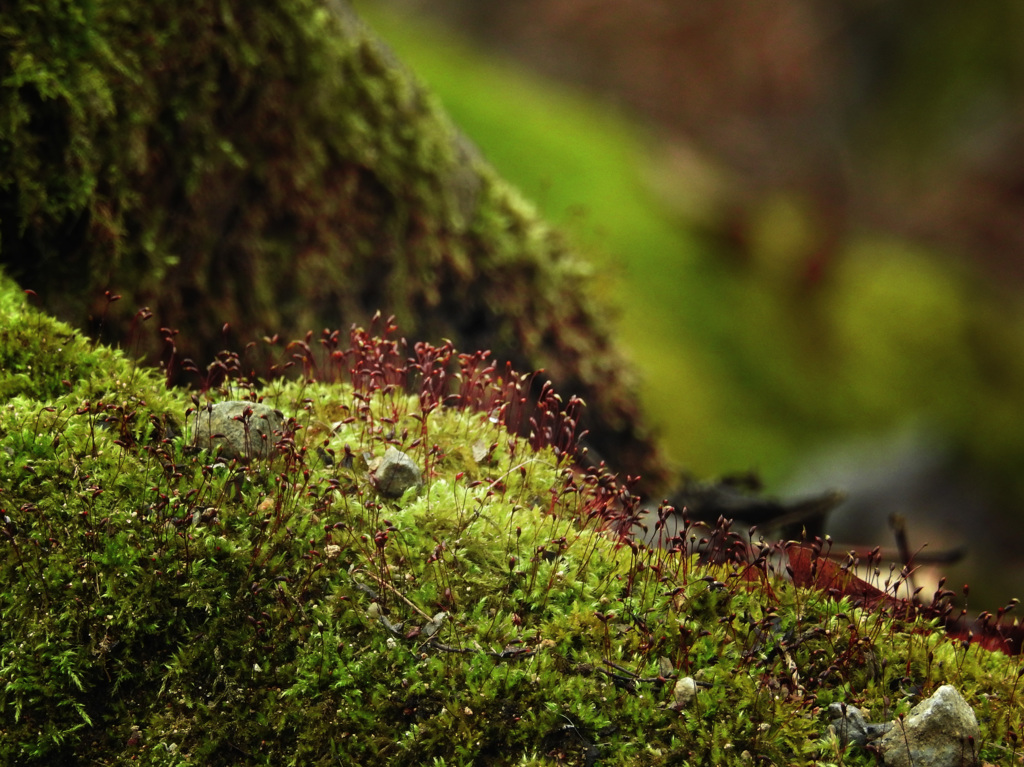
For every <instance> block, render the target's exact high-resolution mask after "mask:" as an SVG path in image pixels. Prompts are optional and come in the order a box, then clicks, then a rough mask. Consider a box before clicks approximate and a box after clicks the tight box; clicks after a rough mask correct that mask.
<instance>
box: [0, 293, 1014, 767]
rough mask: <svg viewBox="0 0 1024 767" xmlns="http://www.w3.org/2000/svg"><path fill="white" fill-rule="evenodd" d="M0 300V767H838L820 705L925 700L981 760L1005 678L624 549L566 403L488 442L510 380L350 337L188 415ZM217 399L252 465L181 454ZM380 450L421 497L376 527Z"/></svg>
mask: <svg viewBox="0 0 1024 767" xmlns="http://www.w3.org/2000/svg"><path fill="white" fill-rule="evenodd" d="M0 279H2V281H0V309H2V313H0V391H2V392H4V393H5V399H4V402H3V405H2V407H0V508H2V511H0V581H2V582H3V583H4V584H5V586H4V588H3V589H2V590H0V618H2V624H3V631H2V632H0V763H3V764H18V765H73V764H105V765H119V764H142V765H193V764H194V765H204V766H206V765H249V764H251V765H257V764H303V765H307V764H337V763H345V764H365V765H375V764H380V765H383V764H387V765H421V764H437V765H441V764H445V765H472V764H476V765H483V764H487V765H546V764H551V765H554V764H571V765H594V764H601V765H632V764H645V765H672V764H733V763H735V764H746V763H755V764H756V763H774V764H794V765H800V764H808V765H809V764H821V763H842V764H847V765H853V764H869V763H871V759H872V757H869V756H868V755H867V754H866V753H863V752H861V753H858V752H856V751H855V750H853V749H846V750H844V749H843V748H842V747H841V746H840V745H839V744H838V743H837V741H836V740H835V738H834V737H831V736H827V735H825V728H826V726H827V722H828V719H829V714H828V712H827V709H828V706H829V704H831V703H833V702H837V701H839V702H848V703H851V704H855V705H857V706H860V707H861V708H863V709H864V710H865V713H866V715H867V716H869V717H870V718H871V719H872V721H881V720H885V719H889V718H891V717H892V716H893V715H894V714H895V713H899V712H903V711H907V710H909V708H910V706H911V705H912V703H913V702H915V701H916V699H917V698H918V697H920V696H921V695H926V694H928V693H930V692H931V691H933V690H934V689H935V688H937V687H938V686H940V685H941V684H944V683H947V682H948V683H951V684H954V685H955V686H956V687H957V688H958V689H959V690H960V692H961V693H962V694H963V695H964V697H965V698H966V700H967V701H968V702H969V703H970V704H971V705H972V706H973V707H974V708H975V711H976V712H977V714H978V719H979V724H980V726H981V738H980V739H979V741H978V742H977V744H976V745H977V748H978V753H979V755H980V756H981V757H982V758H984V759H987V760H988V761H992V762H997V761H998V762H1003V763H1006V762H1007V761H1012V758H1013V757H1012V754H1013V752H1012V748H1013V745H1014V743H1015V741H1014V740H1013V734H1014V733H1015V732H1019V731H1020V728H1021V726H1022V721H1021V713H1020V706H1019V696H1020V690H1019V684H1018V683H1017V680H1018V678H1019V676H1020V674H1021V664H1020V660H1019V658H1018V659H1013V658H1009V657H1007V656H1004V655H1000V654H997V653H990V652H987V651H983V650H980V649H978V648H965V646H964V645H963V644H961V643H960V642H958V641H957V642H954V641H951V640H949V639H947V638H946V636H945V635H944V633H943V632H942V631H939V630H935V629H934V628H933V627H931V626H929V625H926V624H923V623H920V622H918V623H916V624H914V623H906V622H901V621H896V620H893V619H892V618H891V617H888V616H887V615H886V614H885V611H884V610H882V609H877V610H874V611H866V610H863V609H857V608H854V607H853V606H852V605H851V604H849V603H848V602H846V601H838V602H837V601H834V600H833V599H832V597H831V596H829V595H828V594H826V593H823V592H821V591H813V590H806V589H797V588H794V587H793V586H792V584H791V583H789V582H787V581H786V580H785V579H783V578H779V577H777V576H776V575H775V572H774V569H773V566H772V565H771V563H770V561H769V560H767V559H765V558H764V557H763V556H762V557H761V558H760V559H759V560H758V562H757V563H756V564H755V565H754V566H752V567H749V566H745V565H738V566H723V565H717V566H709V565H703V564H701V563H700V562H698V561H697V560H696V559H694V558H693V557H690V556H686V555H684V554H683V553H681V552H679V551H665V550H651V549H645V548H641V547H638V546H637V545H636V544H629V545H625V544H624V543H623V542H622V541H621V540H619V539H618V538H617V537H616V536H614V535H612V534H611V533H610V532H607V530H606V528H607V523H608V520H609V519H611V518H612V517H613V516H614V513H616V511H619V512H621V511H622V510H623V508H625V509H626V510H628V508H629V504H630V498H629V496H628V494H627V493H626V492H625V491H624V490H623V489H622V488H621V487H619V486H618V485H617V484H616V483H615V481H614V480H613V478H611V477H609V476H607V475H602V474H595V473H593V472H589V473H588V472H582V473H581V472H579V471H577V470H574V469H573V467H572V466H571V465H570V464H568V463H567V462H566V457H567V456H568V455H569V451H568V450H567V449H566V444H567V443H566V439H569V440H571V439H572V438H573V435H572V431H573V426H574V423H575V417H574V412H573V407H574V406H575V404H576V403H567V405H566V411H567V412H566V411H559V409H558V405H559V404H560V403H559V401H558V400H557V399H556V398H554V397H552V396H548V397H546V398H545V397H542V398H541V406H540V409H539V410H538V411H536V412H534V413H532V417H533V418H534V421H535V423H536V424H537V426H538V428H537V430H536V431H535V432H534V435H533V439H528V438H527V437H523V436H518V433H517V432H516V431H514V430H513V431H510V430H509V429H508V428H507V426H509V425H514V423H515V422H516V421H517V420H518V419H521V418H523V417H530V416H531V413H530V412H525V413H524V412H523V411H521V410H519V409H517V406H518V403H519V398H518V397H517V396H513V395H514V394H515V393H516V392H518V393H519V394H522V392H523V391H524V388H523V387H524V386H527V385H528V384H527V383H526V379H523V378H521V377H519V376H511V375H509V374H508V373H499V372H498V369H497V368H494V367H493V366H488V365H486V364H478V363H481V362H485V361H486V360H485V358H484V357H483V356H482V355H467V356H463V357H461V358H458V357H456V356H455V355H454V354H453V352H452V350H450V349H433V348H430V347H426V346H423V345H421V346H419V347H417V348H416V349H415V350H413V352H412V353H411V358H412V361H409V360H408V359H405V358H404V357H403V356H402V354H403V350H402V347H401V345H400V344H399V343H398V342H394V341H388V340H387V339H374V338H371V337H370V336H369V335H368V334H365V333H362V332H358V331H357V332H354V333H353V335H352V337H351V345H350V347H348V348H339V350H338V351H339V352H340V353H341V354H342V355H343V356H344V358H345V363H346V365H345V366H346V367H347V368H348V369H349V370H351V371H352V373H351V375H350V376H349V377H348V379H347V380H346V381H343V382H336V383H324V382H320V381H317V380H315V379H313V378H306V379H304V380H303V381H296V382H290V383H285V382H277V383H272V384H268V385H266V386H262V387H255V386H254V385H253V384H251V383H246V382H244V381H241V380H238V379H229V380H227V381H225V382H224V384H223V386H221V387H219V388H218V389H211V390H209V391H207V392H206V393H205V394H202V395H200V394H195V395H192V394H190V393H189V392H187V391H184V390H182V389H167V388H166V386H165V381H164V377H163V375H162V374H160V373H159V372H158V371H155V370H152V369H147V368H144V367H140V366H138V365H137V364H135V363H134V362H133V361H131V360H130V359H128V358H126V357H125V356H124V355H123V354H121V353H120V352H116V351H112V350H110V349H108V348H106V347H103V346H100V345H97V344H95V343H93V342H90V341H89V340H87V339H85V338H83V337H82V336H81V335H80V334H79V333H77V332H76V331H74V330H72V329H71V328H69V327H68V326H67V325H64V324H62V323H60V322H58V321H56V320H54V319H52V318H50V317H48V316H46V315H44V314H42V313H40V312H39V311H37V310H34V309H31V308H29V307H27V306H26V304H25V301H24V299H23V297H21V296H19V295H18V292H17V288H16V287H15V286H14V285H13V284H12V283H11V282H10V281H9V280H7V279H6V278H0ZM339 347H340V345H339ZM403 360H404V361H403ZM453 364H458V366H459V375H458V376H457V377H456V376H454V375H448V372H450V371H451V369H452V365H453ZM446 371H447V372H446ZM549 391H550V390H549ZM237 399H248V400H250V401H252V402H254V403H256V402H262V403H263V404H265V405H267V406H269V407H272V408H275V409H277V410H280V411H281V412H282V413H283V414H284V421H283V424H282V426H281V428H280V429H279V430H278V431H277V433H276V434H275V435H274V436H275V445H274V450H273V451H272V453H271V454H269V455H265V456H257V457H255V458H253V460H251V461H247V462H238V461H225V460H223V458H221V457H219V456H217V455H216V454H213V453H210V452H208V451H206V450H197V449H196V448H195V446H194V441H193V439H192V435H191V434H190V433H189V429H190V427H189V423H190V418H189V415H190V414H191V413H192V412H195V411H197V410H199V409H201V408H203V407H204V406H205V405H206V403H208V402H213V401H224V400H237ZM442 402H444V403H447V406H443V405H442V404H441V403H442ZM566 435H568V436H566ZM544 444H547V445H549V446H548V447H543V445H544ZM390 448H393V449H397V450H401V451H402V452H404V453H406V454H407V455H408V457H409V458H410V459H411V460H412V461H414V462H415V463H416V464H417V466H418V467H419V468H421V469H422V472H423V480H424V484H423V487H422V488H421V489H416V488H410V489H409V490H408V491H407V492H406V493H405V494H404V495H403V497H401V498H399V499H390V498H387V497H385V496H383V495H382V494H380V493H379V492H378V488H377V487H376V485H375V482H374V477H373V475H372V471H371V468H370V467H371V465H372V463H373V462H374V461H375V459H377V458H380V457H381V456H383V454H384V453H385V452H386V451H387V450H388V449H390ZM756 549H757V547H755V552H754V553H755V554H756V553H757V551H756ZM764 553H765V552H764V551H762V554H764ZM684 677H691V678H692V679H693V680H695V681H694V683H693V686H694V687H695V689H696V695H695V696H694V697H693V699H692V700H690V701H689V702H688V704H687V705H685V706H683V705H681V704H679V702H678V701H677V696H676V695H675V693H674V689H675V687H676V682H677V681H678V680H679V679H682V678H684Z"/></svg>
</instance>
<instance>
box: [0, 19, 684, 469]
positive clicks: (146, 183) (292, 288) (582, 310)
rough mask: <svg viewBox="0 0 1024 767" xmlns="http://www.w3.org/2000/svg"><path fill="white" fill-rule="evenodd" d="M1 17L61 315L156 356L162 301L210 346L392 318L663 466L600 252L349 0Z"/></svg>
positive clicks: (623, 453) (22, 192) (8, 251)
mask: <svg viewBox="0 0 1024 767" xmlns="http://www.w3.org/2000/svg"><path fill="white" fill-rule="evenodd" d="M2 23H3V28H2V30H0V72H2V73H3V74H2V77H3V84H2V88H0V114H3V115H4V119H3V122H2V124H0V166H2V167H3V169H4V170H3V175H2V176H0V261H2V262H3V263H5V264H7V265H8V268H9V273H10V274H12V275H13V276H14V277H15V278H16V279H17V280H18V281H19V282H20V283H21V284H22V285H23V286H24V287H27V288H31V289H33V290H35V291H36V292H37V294H38V295H39V296H40V298H41V300H42V301H43V303H44V305H45V306H46V307H47V308H48V309H49V310H50V311H51V312H53V313H55V314H56V315H57V316H59V317H61V318H63V319H65V320H67V321H70V322H72V323H74V324H75V325H77V326H79V327H86V326H89V327H91V329H92V330H99V329H102V331H103V334H104V335H105V337H106V338H108V339H116V340H119V341H120V342H122V343H128V341H127V339H129V338H130V339H131V344H132V345H133V348H136V349H138V351H139V352H145V353H146V354H147V355H148V357H149V359H150V360H151V361H154V360H156V359H158V358H159V356H160V354H161V353H162V352H163V351H164V350H163V348H162V346H161V341H160V338H159V336H158V334H157V333H156V332H152V333H148V334H139V333H138V332H134V333H133V331H136V327H135V324H134V318H133V312H135V311H136V310H137V309H138V308H139V307H141V306H148V307H150V308H151V309H152V311H153V312H154V313H155V317H156V319H155V322H154V323H153V328H159V327H165V328H169V329H175V330H179V331H181V336H180V337H179V338H180V339H181V342H180V346H179V348H178V355H177V357H176V358H177V359H180V358H181V357H183V356H184V357H191V358H193V359H195V360H197V361H198V362H199V363H200V364H205V362H206V361H207V360H211V359H213V357H214V355H215V354H216V353H217V352H218V351H220V350H221V349H223V348H225V347H229V348H231V347H234V348H241V347H242V346H244V344H245V343H247V342H249V341H251V340H254V339H259V338H261V337H262V336H274V335H276V334H281V335H282V336H285V337H297V336H300V335H301V334H302V333H305V332H306V330H307V329H309V328H316V329H319V328H323V327H331V328H333V327H345V326H348V325H349V324H350V323H353V322H357V323H363V322H365V321H367V320H368V319H369V317H370V316H372V315H373V314H374V313H375V312H377V311H381V312H383V313H384V314H394V315H395V316H396V317H397V318H398V321H399V322H400V324H401V326H402V328H403V329H404V331H405V332H407V333H408V334H410V336H411V337H414V338H418V339H428V340H433V341H434V342H439V341H440V339H442V338H450V339H453V340H454V341H455V342H456V343H457V344H458V345H459V346H460V347H461V348H465V349H490V350H492V351H493V352H494V353H495V354H496V355H498V356H499V357H500V358H503V359H508V360H511V361H512V362H513V363H514V364H515V365H516V366H517V367H520V368H524V369H539V368H543V369H545V370H546V371H547V373H548V375H549V376H550V377H551V378H552V379H553V380H554V381H556V383H557V384H558V386H559V388H560V390H562V391H564V392H566V393H567V394H568V393H575V394H578V395H580V396H582V397H584V398H585V399H586V400H587V401H588V402H589V403H590V404H591V408H590V410H589V412H590V418H591V422H590V424H588V426H589V428H590V431H591V434H592V440H593V442H594V445H595V447H596V448H597V450H598V451H599V452H600V453H601V454H603V455H604V456H606V457H607V458H608V459H609V460H610V461H612V462H613V463H614V464H615V465H616V466H617V467H618V468H620V469H621V470H623V471H627V472H629V473H631V474H642V475H643V476H644V478H645V481H647V482H648V483H649V484H650V485H651V486H653V485H655V484H657V481H658V480H659V479H661V478H662V477H663V472H664V466H663V465H662V462H661V458H660V457H659V456H658V454H657V451H656V450H655V448H654V446H653V444H652V442H651V441H650V440H649V439H648V437H647V436H646V435H645V433H644V431H643V427H642V424H641V419H640V417H639V410H638V407H637V405H636V402H635V398H634V395H633V389H632V383H631V381H630V376H629V374H628V372H627V366H626V365H625V364H624V362H623V360H622V358H621V357H620V355H619V354H618V353H617V351H616V350H615V348H614V346H613V345H612V343H611V342H610V340H609V336H608V331H607V325H606V322H605V319H604V317H603V310H602V309H600V308H599V307H597V306H595V304H594V303H593V301H592V300H591V298H590V297H589V296H590V290H589V287H588V283H589V278H588V275H587V268H586V266H585V265H584V264H582V263H581V262H580V261H579V259H578V258H577V257H576V256H575V254H574V253H573V252H572V251H571V250H570V249H569V248H568V247H567V246H566V244H565V243H564V242H563V241H562V239H561V238H560V237H559V235H558V234H557V233H556V232H554V231H553V230H551V229H550V228H549V227H548V226H546V225H545V224H544V223H543V222H542V221H541V220H539V218H538V216H537V214H536V213H535V212H534V210H533V209H532V208H531V207H530V206H529V205H528V204H527V203H525V202H524V201H523V200H522V199H521V198H520V197H519V196H518V195H517V193H516V192H515V191H514V190H512V189H510V188H509V187H508V186H507V185H506V184H504V183H503V182H502V181H501V180H500V179H499V178H497V177H496V176H495V174H494V173H493V172H492V171H491V170H490V168H489V167H488V166H487V165H486V164H485V163H484V162H483V161H482V160H481V159H480V158H479V157H478V156H477V154H476V152H475V151H474V149H473V148H472V147H471V146H470V145H469V143H468V142H467V141H466V140H465V139H464V138H462V137H461V136H460V135H459V134H458V132H457V131H456V130H455V129H454V128H453V126H452V125H451V124H450V123H449V121H448V120H447V119H446V118H445V116H444V115H443V114H442V113H441V111H440V110H439V108H438V107H437V106H436V104H435V102H434V100H433V99H432V98H431V96H430V95H429V94H428V93H426V92H425V91H424V90H422V89H421V88H420V87H419V86H418V85H417V83H416V82H415V81H414V79H413V78H412V76H411V75H410V74H409V73H408V72H407V71H406V70H405V69H404V68H403V67H402V66H401V65H400V64H399V63H398V62H397V61H396V60H395V59H394V57H393V56H391V55H390V53H389V52H388V50H387V49H386V48H385V47H384V46H383V45H382V44H381V43H380V42H379V41H377V40H376V39H375V38H374V37H373V35H372V34H371V33H370V32H369V31H368V30H367V29H365V28H364V27H363V25H362V24H361V23H360V22H359V21H358V20H357V19H356V18H355V17H354V15H353V14H352V12H351V11H350V10H349V8H348V6H347V4H346V3H344V2H341V1H340V0H278V1H277V2H274V3H270V4H261V5H259V6H254V5H253V4H251V3H245V2H237V1H234V0H232V2H225V3H218V4H214V5H211V4H209V3H202V2H195V0H175V1H174V2H167V3H159V4H152V3H138V4H129V5H125V4H124V3H122V2H111V1H109V0H99V1H98V2H93V3H89V4H87V5H85V6H83V5H81V4H80V3H74V2H66V1H61V0H53V2H45V3H41V4H40V3H29V4H21V5H19V6H18V7H17V8H16V9H14V10H13V11H10V12H5V14H4V17H3V20H2ZM524 151H528V148H525V149H524ZM108 291H109V292H108ZM105 292H108V293H107V297H106V298H105V297H104V294H105ZM113 294H117V295H121V296H122V300H121V301H120V302H119V303H116V304H111V303H108V299H109V298H110V297H112V295H113ZM101 326H102V327H101ZM260 353H261V350H260V349H257V350H256V351H255V352H254V353H253V354H254V356H255V357H256V359H253V360H252V361H251V364H252V365H253V366H254V368H255V369H257V370H260V369H262V367H263V366H264V363H266V361H267V360H266V357H263V358H262V359H260V358H259V355H260ZM171 372H172V373H174V372H176V371H171Z"/></svg>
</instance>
